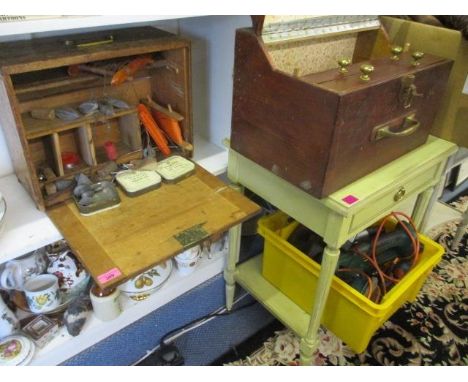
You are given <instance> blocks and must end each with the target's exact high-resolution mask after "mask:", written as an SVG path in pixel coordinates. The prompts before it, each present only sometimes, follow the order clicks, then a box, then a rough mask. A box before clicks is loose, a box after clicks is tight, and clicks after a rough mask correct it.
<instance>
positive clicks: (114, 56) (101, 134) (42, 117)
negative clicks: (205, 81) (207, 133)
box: [0, 27, 193, 210]
mask: <svg viewBox="0 0 468 382" xmlns="http://www.w3.org/2000/svg"><path fill="white" fill-rule="evenodd" d="M109 36H112V38H109ZM143 57H148V58H150V60H151V62H150V63H148V64H146V65H143V66H141V67H140V68H139V70H137V71H135V72H134V73H131V74H130V75H129V77H128V78H127V79H126V80H125V81H124V82H123V83H120V84H117V85H116V84H114V85H112V84H111V79H112V78H113V75H114V74H115V73H116V72H117V71H118V70H120V69H122V68H125V67H126V65H128V64H129V63H132V62H134V61H135V60H138V59H140V58H143ZM0 68H1V72H2V77H1V94H0V96H2V99H3V101H2V113H0V124H1V125H2V127H3V129H4V130H5V135H6V140H7V143H8V146H9V149H10V154H11V157H12V160H13V165H14V167H15V171H16V173H17V175H18V178H19V180H20V181H21V183H22V184H23V185H24V186H25V187H26V189H27V190H28V191H29V192H30V194H31V196H32V197H33V199H34V200H35V202H36V204H37V206H38V208H40V209H42V210H43V209H45V207H46V206H50V205H53V204H55V203H57V202H59V201H63V200H64V198H63V197H61V198H54V197H52V198H49V196H50V195H47V194H46V193H45V192H44V191H45V186H46V184H47V182H49V180H46V181H44V177H42V172H43V170H44V168H47V169H48V170H47V172H48V174H49V175H50V174H51V172H50V171H49V170H52V172H53V173H54V175H55V177H56V178H54V181H57V180H61V179H72V178H73V177H74V176H75V175H76V174H78V173H80V172H84V173H87V174H89V173H92V172H94V171H95V170H97V169H98V168H99V166H101V165H103V164H104V163H105V162H107V161H108V160H109V158H110V156H109V154H108V152H106V149H105V145H106V144H107V145H112V149H113V151H114V152H116V156H117V157H116V159H115V160H116V162H118V163H124V162H128V161H130V160H132V159H138V158H141V157H142V155H143V145H145V146H146V145H147V140H148V139H149V138H147V135H146V134H145V133H144V129H143V128H142V127H141V126H140V119H139V116H138V111H137V105H138V104H139V103H141V102H144V101H145V100H146V99H147V97H148V96H150V97H151V98H152V99H153V100H154V101H155V102H157V103H158V104H160V105H162V106H164V107H168V105H170V107H171V109H172V110H174V111H175V112H177V113H178V114H180V115H181V116H183V119H182V120H181V121H180V122H179V124H180V127H181V132H182V135H183V139H184V141H185V142H188V143H190V144H191V143H192V142H193V135H192V125H191V124H192V116H191V89H190V41H188V40H186V39H183V38H180V37H177V36H175V35H172V34H170V33H167V32H164V31H162V30H158V29H155V28H150V27H143V28H128V29H122V30H113V31H102V32H94V33H89V34H81V35H72V36H66V37H50V38H40V39H33V40H30V41H19V42H11V43H3V44H0ZM109 99H112V100H115V99H117V100H120V101H123V102H124V103H125V104H126V105H127V106H128V107H122V105H119V107H116V106H115V105H114V106H113V107H111V108H110V109H109V106H108V100H109ZM88 101H95V102H97V103H98V104H99V108H98V110H97V111H96V112H94V113H90V114H85V113H84V112H80V109H79V106H80V105H81V104H83V102H88ZM103 105H104V106H103ZM106 105H107V106H106ZM63 108H72V109H73V110H75V111H77V112H78V115H77V116H76V118H63V116H62V115H59V113H58V110H61V109H63ZM54 116H55V118H54ZM150 143H151V144H153V145H154V143H153V142H150ZM170 147H171V150H172V152H171V154H177V155H182V156H185V157H191V156H192V154H193V153H192V151H191V150H187V149H186V147H184V148H180V147H178V146H177V145H175V144H174V145H171V146H170ZM189 147H193V146H189ZM156 154H157V156H158V157H159V158H162V154H161V153H160V152H158V149H157V147H156ZM64 155H65V157H66V156H67V155H73V156H75V157H76V156H77V157H78V158H79V163H77V164H75V165H70V164H69V163H68V162H67V161H65V163H64V160H63V158H64ZM113 156H114V155H112V156H111V157H113Z"/></svg>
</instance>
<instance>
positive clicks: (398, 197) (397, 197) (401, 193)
mask: <svg viewBox="0 0 468 382" xmlns="http://www.w3.org/2000/svg"><path fill="white" fill-rule="evenodd" d="M405 194H406V190H405V188H404V187H400V188H399V189H398V191H397V192H396V194H395V195H394V196H393V200H394V201H395V202H399V201H400V200H401V199H403V197H404V196H405Z"/></svg>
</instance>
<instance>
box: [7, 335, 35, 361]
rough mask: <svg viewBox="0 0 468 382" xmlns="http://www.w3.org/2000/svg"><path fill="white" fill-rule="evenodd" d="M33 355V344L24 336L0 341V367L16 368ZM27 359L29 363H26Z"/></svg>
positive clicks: (15, 336)
mask: <svg viewBox="0 0 468 382" xmlns="http://www.w3.org/2000/svg"><path fill="white" fill-rule="evenodd" d="M31 352H32V353H34V344H33V343H32V341H31V340H29V339H28V338H26V337H25V336H20V335H13V336H9V337H5V338H3V339H2V340H0V365H1V366H16V365H19V364H21V363H22V362H25V361H27V362H29V361H30V360H31V358H32V355H31ZM28 358H30V359H29V361H28Z"/></svg>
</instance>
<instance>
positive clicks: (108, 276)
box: [97, 268, 122, 284]
mask: <svg viewBox="0 0 468 382" xmlns="http://www.w3.org/2000/svg"><path fill="white" fill-rule="evenodd" d="M121 274H122V272H120V270H119V268H112V269H111V270H110V271H107V272H106V273H103V274H102V275H100V276H98V278H97V279H98V281H99V282H100V283H101V284H105V283H108V282H109V281H111V280H113V279H115V278H116V277H119V276H120V275H121Z"/></svg>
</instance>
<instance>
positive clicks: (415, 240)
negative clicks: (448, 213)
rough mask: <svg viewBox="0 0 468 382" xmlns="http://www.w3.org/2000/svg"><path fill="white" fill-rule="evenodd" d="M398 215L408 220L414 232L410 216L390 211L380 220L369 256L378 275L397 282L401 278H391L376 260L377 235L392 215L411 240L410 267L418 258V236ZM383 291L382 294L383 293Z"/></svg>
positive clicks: (378, 235)
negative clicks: (411, 258)
mask: <svg viewBox="0 0 468 382" xmlns="http://www.w3.org/2000/svg"><path fill="white" fill-rule="evenodd" d="M398 215H401V216H403V217H405V218H406V219H407V220H408V222H409V223H410V224H411V227H412V228H413V229H414V231H415V232H417V230H416V227H415V226H414V223H413V221H412V220H411V218H410V217H409V216H408V215H406V214H404V213H403V212H392V213H390V214H389V215H387V216H386V217H385V218H384V219H383V220H382V222H381V223H380V225H379V228H378V230H377V233H376V234H375V237H374V239H373V241H372V253H371V258H372V259H373V265H374V266H375V267H376V270H377V273H378V274H379V275H382V276H383V278H385V279H387V280H390V281H392V282H394V283H397V282H399V281H400V280H401V279H396V278H393V277H391V276H389V275H387V274H386V273H385V272H383V271H382V269H381V268H380V266H379V264H378V262H377V242H378V240H379V237H380V234H381V233H382V229H383V227H384V225H385V223H386V222H387V220H388V219H389V218H390V217H394V218H396V219H397V221H398V224H400V225H401V226H402V228H403V230H404V231H405V232H406V234H407V235H408V237H409V238H410V240H411V244H412V247H413V253H412V255H411V256H412V257H413V262H412V264H411V267H410V269H411V268H413V267H414V265H415V264H416V262H417V261H418V260H419V238H418V235H417V234H416V237H413V234H412V233H411V232H410V231H409V229H408V228H407V227H406V226H405V225H404V224H403V223H402V221H401V220H400V218H399V217H398ZM383 287H384V292H385V293H386V287H385V283H383ZM385 293H384V294H385Z"/></svg>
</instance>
